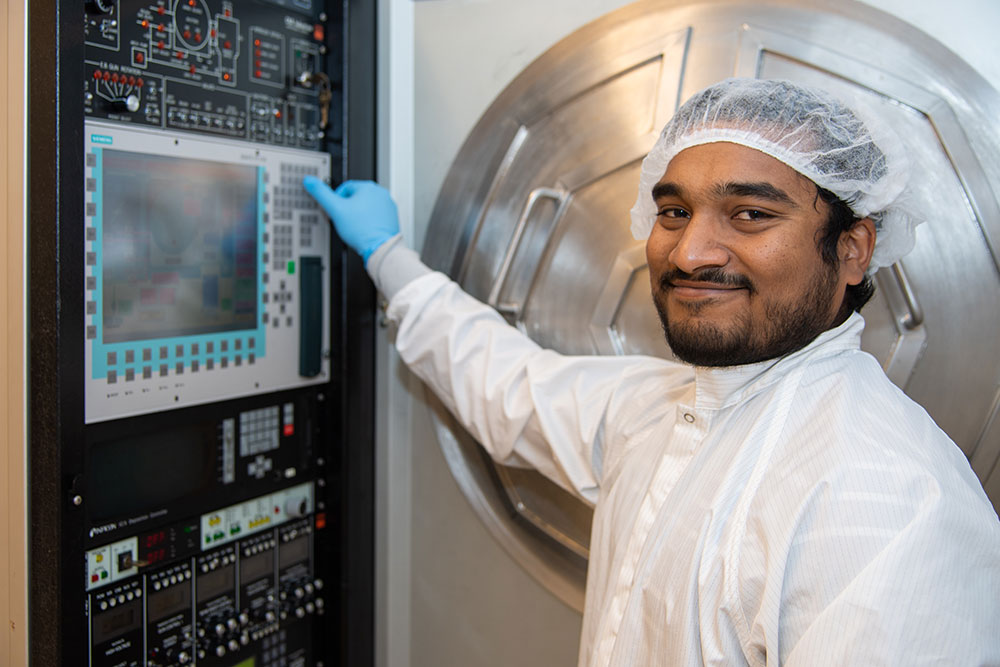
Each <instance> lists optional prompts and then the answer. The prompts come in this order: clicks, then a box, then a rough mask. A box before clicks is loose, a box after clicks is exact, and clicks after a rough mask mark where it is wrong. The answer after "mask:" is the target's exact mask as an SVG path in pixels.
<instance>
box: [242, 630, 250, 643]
mask: <svg viewBox="0 0 1000 667" xmlns="http://www.w3.org/2000/svg"><path fill="white" fill-rule="evenodd" d="M240 643H241V644H243V645H244V646H246V645H247V644H249V643H250V635H248V634H247V633H245V632H244V633H243V634H242V635H240Z"/></svg>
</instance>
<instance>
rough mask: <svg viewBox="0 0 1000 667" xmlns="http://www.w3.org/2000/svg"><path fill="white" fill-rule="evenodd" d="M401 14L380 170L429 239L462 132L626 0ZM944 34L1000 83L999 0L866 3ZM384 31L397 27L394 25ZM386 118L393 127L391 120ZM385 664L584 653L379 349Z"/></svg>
mask: <svg viewBox="0 0 1000 667" xmlns="http://www.w3.org/2000/svg"><path fill="white" fill-rule="evenodd" d="M382 1H383V10H384V11H383V17H384V19H386V20H388V21H389V22H393V21H394V22H395V24H394V26H392V27H389V28H388V30H389V31H392V33H393V34H394V37H393V38H392V39H391V40H385V39H384V40H383V43H386V44H388V45H389V47H388V48H389V58H388V60H387V61H386V63H387V65H386V69H385V71H384V75H385V77H384V78H383V81H384V83H385V88H384V89H383V106H382V108H383V110H384V111H385V113H386V118H383V124H382V127H383V128H386V127H389V128H395V132H394V133H390V134H389V136H388V137H387V136H386V135H385V134H382V135H381V140H382V144H381V162H382V172H381V173H380V179H381V180H382V181H383V182H384V183H386V184H387V185H389V186H390V187H391V188H392V190H393V192H394V194H396V195H397V198H398V199H399V201H400V211H401V215H402V218H403V228H404V233H405V234H406V236H407V238H408V239H409V240H410V244H411V246H412V247H415V248H417V249H419V248H421V247H422V245H423V239H424V231H425V230H426V228H427V224H428V218H429V216H430V214H431V210H432V208H433V205H434V199H435V198H436V196H437V191H438V189H439V188H440V185H441V183H442V182H443V180H444V177H445V175H446V173H447V170H448V167H449V165H450V163H451V161H452V159H453V158H454V156H455V154H456V153H457V151H458V149H459V147H460V146H461V143H462V141H463V140H464V139H465V136H466V135H467V134H468V132H469V131H470V130H471V129H472V127H473V125H474V124H475V122H476V121H477V120H478V118H479V116H480V115H481V114H482V113H483V111H485V109H486V108H487V107H488V106H489V104H490V102H491V101H492V100H493V99H494V97H495V96H496V95H497V94H498V93H499V92H500V91H501V90H502V89H503V87H504V86H506V84H507V83H509V82H510V81H511V80H512V79H513V78H514V77H515V76H516V75H517V74H518V73H519V72H520V71H521V70H522V69H523V68H524V67H525V66H526V65H527V64H528V63H530V62H531V61H532V60H533V59H534V58H536V57H538V56H539V55H541V54H542V53H543V52H544V51H545V50H546V49H547V48H548V47H549V46H551V45H552V44H553V43H554V42H556V41H557V40H558V39H560V38H561V37H564V36H566V35H567V34H569V33H571V32H572V31H573V30H575V29H576V28H578V27H579V26H581V25H583V24H584V23H586V22H588V21H590V20H592V19H594V18H596V17H598V16H600V15H602V14H604V13H606V12H609V11H612V10H613V9H616V8H617V7H619V6H621V5H624V4H626V3H625V2H623V1H621V0H545V1H544V2H540V1H539V0H421V1H409V2H408V1H407V0H382ZM867 4H869V5H872V6H874V7H876V8H879V9H882V10H884V11H887V12H889V13H892V14H894V15H896V16H898V17H900V18H902V19H904V20H907V21H909V22H910V23H912V24H914V25H915V26H917V27H918V28H921V29H923V30H924V31H926V32H927V33H928V34H930V35H933V37H934V38H936V39H938V40H939V41H942V42H943V43H945V45H947V46H949V47H950V48H951V49H952V50H954V51H955V52H956V53H958V54H959V55H960V56H962V57H963V58H965V59H966V60H967V61H968V62H970V63H971V64H972V65H973V66H974V67H975V68H976V69H977V70H979V72H980V73H982V74H983V75H984V76H985V77H986V78H987V79H988V80H990V81H991V82H992V83H993V85H994V86H995V87H997V88H998V89H1000V59H998V58H997V57H996V47H995V44H996V38H995V35H996V33H997V32H998V29H1000V2H997V1H996V0H951V1H950V2H948V3H946V4H945V3H941V2H939V1H938V0H868V2H867ZM388 35H389V33H386V37H388ZM387 123H388V124H387ZM380 355H381V356H380V359H379V361H380V371H379V383H380V385H379V386H380V394H379V396H380V399H379V400H380V401H381V406H380V409H381V410H382V413H381V415H380V421H379V427H380V429H379V433H380V435H379V450H378V455H379V461H380V462H379V475H380V476H379V499H380V505H379V517H380V518H379V540H380V541H379V544H378V551H379V554H380V567H379V572H380V580H379V582H378V590H379V596H380V600H379V610H378V617H377V623H378V624H379V646H378V657H379V664H382V665H391V666H392V667H405V666H406V665H413V666H414V667H431V666H435V667H436V666H438V665H476V666H477V667H489V666H492V665H497V666H500V665H512V664H516V665H519V666H523V667H531V666H533V665H538V666H542V665H544V666H546V667H558V666H559V665H567V666H568V665H573V664H575V656H576V643H577V639H578V634H579V615H578V614H576V612H573V611H571V610H570V609H568V608H567V607H565V606H564V605H563V604H562V603H561V602H559V601H558V600H556V599H555V598H554V597H553V596H552V595H550V594H549V593H548V592H547V591H545V590H544V589H543V588H542V587H541V586H539V585H538V584H537V583H536V582H534V580H532V579H531V578H530V577H529V576H528V575H526V574H525V573H524V572H523V571H522V570H521V569H520V568H519V566H518V565H517V564H516V563H514V562H513V561H512V560H511V559H510V558H509V557H508V556H507V555H506V553H505V552H504V551H503V550H502V549H501V548H500V547H499V546H498V545H497V544H496V543H495V542H494V540H493V538H492V537H491V536H490V535H489V534H488V533H487V531H486V530H485V528H483V526H482V525H481V524H480V522H479V521H478V519H477V518H476V516H475V515H474V514H473V512H472V510H471V509H470V507H469V506H468V503H467V502H466V500H465V498H464V496H463V495H462V494H461V492H460V491H459V489H458V487H457V485H456V484H455V482H454V481H453V480H452V478H451V475H450V473H449V472H448V468H447V465H446V463H445V461H444V459H443V457H442V455H441V451H440V448H439V447H438V445H437V443H436V441H435V440H434V437H433V434H432V433H431V431H430V426H429V424H428V420H427V416H426V412H425V409H424V406H423V403H422V394H421V391H420V389H419V386H418V384H417V383H416V382H414V381H413V379H412V378H411V377H410V376H409V375H408V374H407V373H406V371H405V369H403V368H401V367H400V365H399V363H398V361H397V360H396V358H395V356H394V354H393V353H392V351H391V349H390V347H389V346H388V343H387V342H386V341H384V340H383V341H382V344H381V348H380Z"/></svg>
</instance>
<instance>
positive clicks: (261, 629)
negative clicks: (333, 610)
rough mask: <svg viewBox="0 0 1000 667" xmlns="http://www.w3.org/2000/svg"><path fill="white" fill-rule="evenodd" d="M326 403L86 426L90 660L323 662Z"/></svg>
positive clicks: (85, 576)
mask: <svg viewBox="0 0 1000 667" xmlns="http://www.w3.org/2000/svg"><path fill="white" fill-rule="evenodd" d="M324 399H325V397H324V395H323V394H318V395H317V394H316V393H314V392H312V391H308V390H305V391H303V390H300V391H297V392H285V393H281V394H278V395H276V394H274V393H271V394H267V395H265V396H261V397H258V398H257V399H256V401H254V402H252V403H251V404H250V405H248V406H246V407H245V409H242V410H238V411H236V412H231V413H228V414H227V413H226V410H221V412H222V413H223V414H221V415H220V414H219V413H220V410H219V408H218V406H205V407H203V408H201V409H199V410H196V413H198V414H195V415H191V417H192V418H193V419H186V420H183V421H184V423H180V424H171V423H170V422H171V421H172V420H169V419H167V418H166V417H167V416H165V415H158V416H157V417H156V418H155V419H154V421H153V423H149V422H150V418H148V417H147V418H137V419H135V420H134V421H135V422H136V425H144V426H145V428H144V429H142V430H140V431H135V430H132V429H128V431H129V433H128V435H127V436H126V437H124V438H120V437H119V438H116V437H114V434H115V433H117V432H119V431H121V430H122V429H121V424H120V423H115V422H109V423H106V424H102V425H99V426H97V427H95V428H94V429H91V430H92V431H93V432H94V433H95V435H96V437H97V439H96V440H95V441H94V442H90V443H88V445H89V450H90V452H91V454H92V456H91V459H90V465H89V470H88V473H87V476H88V479H87V484H86V486H87V488H88V489H89V492H88V496H87V497H88V505H89V513H90V515H91V517H92V521H91V522H90V524H89V526H88V528H87V539H86V540H85V543H86V545H88V546H87V548H86V552H85V567H84V569H83V570H82V571H81V581H80V585H81V586H82V587H83V588H85V590H86V592H87V593H86V595H87V597H86V600H87V608H88V610H89V618H90V621H89V627H88V636H89V638H90V649H89V663H88V664H90V665H95V666H97V665H100V666H104V665H109V666H110V665H148V666H153V665H156V666H165V665H185V664H199V665H227V666H229V665H242V664H244V661H245V660H252V662H248V663H247V664H253V665H266V666H272V665H273V666H274V667H277V666H279V665H314V664H322V659H321V657H319V656H318V654H317V651H318V648H317V647H318V646H320V645H321V644H322V636H323V635H322V632H319V631H318V628H319V627H321V626H322V622H323V617H324V615H325V611H326V601H325V597H324V595H325V594H324V590H323V589H324V576H323V574H322V570H323V566H322V564H321V563H319V562H318V561H317V555H316V554H317V542H316V540H317V538H318V537H321V536H323V535H324V534H325V533H324V530H325V528H326V523H327V510H328V502H329V501H328V498H327V495H326V488H327V487H326V475H325V472H326V470H325V468H326V461H325V460H324V458H323V457H322V456H319V455H318V452H317V449H318V447H319V445H320V443H319V442H317V439H316V437H317V435H318V434H319V433H320V432H321V425H322V423H323V421H324V415H323V411H324V410H325V405H324ZM270 401H276V402H270ZM261 443H267V446H266V447H262V446H261ZM238 498H243V499H242V500H237V501H235V502H229V501H231V500H233V499H238ZM292 638H296V639H295V640H294V641H293V640H292Z"/></svg>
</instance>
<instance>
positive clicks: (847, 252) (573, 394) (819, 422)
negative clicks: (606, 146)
mask: <svg viewBox="0 0 1000 667" xmlns="http://www.w3.org/2000/svg"><path fill="white" fill-rule="evenodd" d="M906 183H907V160H906V153H905V151H904V150H903V148H902V145H901V143H900V142H899V140H898V139H897V138H896V137H895V136H894V135H893V133H892V132H891V130H890V129H888V128H885V127H883V126H882V125H881V124H880V123H879V122H878V119H876V118H867V117H866V118H863V113H862V112H861V111H860V110H858V109H852V108H850V107H848V106H846V105H845V104H843V103H842V102H840V101H838V100H836V99H834V98H833V97H831V96H829V95H827V94H826V93H823V92H821V91H816V90H811V89H808V88H805V87H802V86H798V85H795V84H792V83H789V82H784V81H760V80H746V79H731V80H727V81H723V82H720V83H719V84H716V85H714V86H711V87H709V88H708V89H706V90H704V91H701V92H700V93H698V94H696V95H695V96H693V97H692V98H691V99H690V100H688V101H687V102H686V103H685V104H684V105H683V106H682V107H681V108H680V109H679V110H678V112H677V114H675V116H674V118H673V119H672V120H671V121H670V123H668V125H667V127H666V128H665V129H664V130H663V133H662V134H661V136H660V139H659V141H658V142H657V144H656V146H654V148H653V150H652V151H651V152H650V154H649V155H648V156H647V158H646V159H645V160H644V162H643V166H642V172H641V176H640V183H639V194H638V198H637V200H636V204H635V207H634V208H633V209H632V231H633V234H634V235H635V237H636V238H637V239H646V254H647V258H648V261H649V268H650V278H651V288H652V294H653V301H654V303H655V305H656V309H657V311H658V312H659V315H660V319H661V321H662V324H663V328H664V331H665V333H666V338H667V341H668V342H669V344H670V347H671V348H672V350H673V352H674V354H675V355H676V356H677V357H678V358H680V359H681V360H683V361H684V362H685V363H678V362H674V361H666V360H663V359H658V358H648V357H566V356H562V355H559V354H556V353H554V352H552V351H548V350H543V349H541V348H539V347H538V346H537V345H536V344H534V343H533V342H532V341H531V340H530V339H528V338H527V337H525V336H524V335H522V334H521V333H520V332H519V331H517V330H516V329H514V328H512V327H509V326H507V325H506V323H505V322H504V321H503V319H502V318H501V317H500V316H499V315H497V313H495V312H494V311H492V310H491V309H490V308H488V307H486V306H484V305H482V304H480V303H479V302H477V301H476V300H474V299H472V298H471V297H470V296H468V295H467V294H465V293H463V292H462V291H461V289H460V288H459V287H458V286H457V285H456V284H455V283H453V282H451V281H450V280H448V279H447V277H445V276H443V275H441V274H439V273H434V272H431V271H430V270H429V269H428V268H427V267H426V266H424V265H423V264H421V263H420V261H419V259H418V257H417V255H416V254H415V253H414V252H412V251H411V250H408V249H407V248H405V247H404V246H403V245H402V243H401V241H400V238H399V236H398V233H397V232H398V223H397V221H396V212H395V206H394V205H393V203H392V201H391V199H390V198H389V196H388V194H387V193H386V192H385V191H384V190H382V189H381V188H379V187H378V186H377V185H375V184H372V183H353V182H350V183H345V184H343V185H341V186H340V187H339V188H338V189H337V192H333V191H331V190H330V189H329V188H327V187H326V186H325V185H323V184H322V183H321V182H319V181H317V180H316V179H307V180H306V183H305V185H306V188H307V189H308V190H309V191H310V192H311V193H312V194H313V195H314V196H316V198H317V199H318V200H319V201H320V203H321V204H322V205H323V206H324V208H325V209H326V210H327V212H328V213H329V214H330V216H331V218H332V219H333V221H334V223H335V225H336V227H337V230H338V233H339V234H340V235H341V237H342V238H343V239H344V241H345V242H346V243H348V245H350V246H351V247H352V248H354V249H355V250H357V251H358V252H359V253H361V254H362V256H363V257H364V259H365V261H366V265H367V268H368V271H369V273H370V274H371V275H372V277H373V278H374V280H375V281H376V283H377V284H378V286H379V288H380V289H381V290H382V291H383V293H384V294H385V295H386V296H387V297H388V298H389V299H390V301H389V308H388V311H387V313H388V316H389V318H390V319H391V320H393V321H394V322H396V323H397V324H398V332H397V337H396V347H397V349H398V350H399V353H400V356H401V357H402V358H403V359H404V360H405V361H406V363H407V364H408V365H409V366H410V368H411V369H412V370H413V371H414V372H415V373H416V374H417V375H418V376H419V377H421V378H422V379H423V380H424V381H425V382H427V384H428V385H429V386H430V387H431V388H432V389H433V390H434V391H435V392H436V393H437V394H438V395H439V396H440V397H441V399H442V400H443V401H444V403H445V405H447V406H448V407H449V408H450V409H451V410H452V412H454V414H455V415H456V417H457V418H458V419H459V420H460V421H461V422H462V423H463V424H464V425H465V426H466V427H467V428H468V429H469V430H470V432H471V433H472V434H473V435H474V436H475V437H476V438H477V439H478V440H479V442H481V443H482V444H483V446H484V447H485V448H486V449H487V450H488V451H489V452H490V454H491V455H492V456H493V457H494V458H495V459H497V460H498V461H501V462H504V463H507V464H512V465H526V466H532V467H535V468H536V469H538V470H539V471H540V472H542V473H543V474H545V475H547V476H548V477H549V478H551V479H552V480H554V481H555V482H556V483H558V484H560V485H562V486H563V487H565V488H566V489H568V490H570V491H572V492H574V493H577V494H578V495H580V496H581V497H582V498H584V499H586V500H588V501H590V502H593V503H595V513H594V524H593V531H592V537H591V558H590V568H589V571H588V578H587V595H586V604H585V612H584V621H583V633H582V637H581V646H580V665H587V666H590V665H671V666H673V665H702V664H711V665H781V664H785V665H808V666H812V665H922V664H934V665H943V664H955V665H986V664H1000V633H997V632H996V630H995V627H994V625H995V622H996V619H997V618H1000V523H998V521H997V516H996V513H995V512H994V511H993V508H992V506H991V505H990V503H989V501H988V499H987V498H986V496H985V494H984V493H983V490H982V487H981V486H980V484H979V482H978V480H977V479H976V477H975V475H974V474H973V473H972V471H971V469H970V467H969V464H968V462H967V461H966V460H965V458H964V456H963V455H962V453H961V451H960V450H959V449H958V447H956V446H955V444H954V443H953V442H951V440H949V439H948V437H947V436H946V435H945V434H944V433H943V432H942V431H941V430H940V429H938V428H937V426H936V425H935V424H934V422H933V421H932V420H931V419H930V417H928V415H927V413H926V412H924V410H923V409H922V408H920V406H918V405H916V404H915V403H913V402H912V401H910V400H909V399H908V398H907V397H906V396H905V395H904V394H903V393H902V392H901V391H899V390H898V389H897V388H896V387H895V386H893V385H892V383H890V382H889V380H888V379H887V378H886V376H885V374H884V373H883V372H882V369H881V368H880V367H879V364H878V363H877V361H876V360H875V359H874V358H872V357H871V356H870V355H868V354H866V353H864V352H863V351H861V349H860V337H861V331H862V329H863V327H864V320H863V319H862V317H861V316H860V314H858V312H857V311H858V310H860V308H861V307H862V306H863V305H864V303H865V302H866V301H867V300H868V299H869V298H870V297H871V295H872V292H873V288H872V282H871V278H870V276H871V273H872V272H873V271H874V270H875V269H876V268H878V267H880V266H888V265H890V264H892V263H893V262H894V261H896V260H897V259H898V258H899V257H901V256H902V255H903V254H905V253H906V252H907V251H908V250H909V249H910V248H911V247H912V245H913V227H914V224H915V221H914V216H913V215H912V214H911V213H910V212H909V211H907V208H906V204H905V202H906V200H907V197H906ZM609 224H610V223H609ZM571 297H572V295H567V298H571Z"/></svg>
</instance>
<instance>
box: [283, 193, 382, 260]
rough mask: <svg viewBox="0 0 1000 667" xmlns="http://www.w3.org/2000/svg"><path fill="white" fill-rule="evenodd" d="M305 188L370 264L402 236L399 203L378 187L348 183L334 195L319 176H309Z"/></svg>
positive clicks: (341, 236)
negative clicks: (381, 249) (382, 247)
mask: <svg viewBox="0 0 1000 667" xmlns="http://www.w3.org/2000/svg"><path fill="white" fill-rule="evenodd" d="M302 185H303V186H305V189H306V192H308V193H309V194H311V195H312V196H313V197H314V198H315V199H316V201H317V202H319V205H320V206H322V207H323V210H325V211H326V213H327V215H329V216H330V219H331V220H333V226H334V227H335V228H336V230H337V234H339V235H340V238H341V239H342V240H343V241H344V243H346V244H347V245H348V246H350V248H351V249H352V250H354V252H356V253H358V254H359V255H361V258H362V259H363V260H364V261H365V263H366V264H367V263H368V258H369V257H370V256H371V254H372V253H373V252H375V251H376V250H377V249H378V247H379V246H380V245H382V244H383V243H385V242H386V241H388V240H389V239H391V238H392V237H393V236H395V235H396V234H398V233H399V215H398V213H397V212H396V202H394V201H393V200H392V197H391V196H390V195H389V191H388V190H386V189H385V188H383V187H382V186H381V185H378V184H377V183H373V182H372V181H344V182H343V183H341V184H340V185H339V186H338V187H337V189H336V191H334V190H331V189H330V186H328V185H327V184H326V183H324V182H323V181H321V180H320V179H318V178H316V177H315V176H306V177H305V178H304V179H303V180H302Z"/></svg>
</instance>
